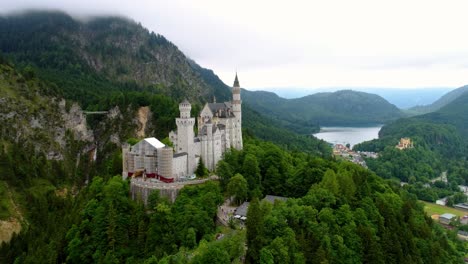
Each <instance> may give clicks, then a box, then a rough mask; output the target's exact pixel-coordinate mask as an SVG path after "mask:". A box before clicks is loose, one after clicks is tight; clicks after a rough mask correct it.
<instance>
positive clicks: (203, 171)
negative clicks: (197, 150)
mask: <svg viewBox="0 0 468 264" xmlns="http://www.w3.org/2000/svg"><path fill="white" fill-rule="evenodd" d="M195 175H197V177H205V176H208V169H207V168H206V167H205V164H204V163H203V160H202V158H201V157H200V160H199V161H198V166H197V170H196V171H195Z"/></svg>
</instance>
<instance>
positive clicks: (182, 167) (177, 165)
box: [172, 154, 188, 179]
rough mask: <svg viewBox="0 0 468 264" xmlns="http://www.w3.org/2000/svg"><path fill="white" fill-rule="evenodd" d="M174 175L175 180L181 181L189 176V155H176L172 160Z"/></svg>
mask: <svg viewBox="0 0 468 264" xmlns="http://www.w3.org/2000/svg"><path fill="white" fill-rule="evenodd" d="M172 175H173V178H174V179H179V178H180V177H184V176H187V175H188V171H187V154H185V155H178V156H177V155H176V156H174V157H173V158H172Z"/></svg>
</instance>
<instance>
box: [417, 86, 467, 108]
mask: <svg viewBox="0 0 468 264" xmlns="http://www.w3.org/2000/svg"><path fill="white" fill-rule="evenodd" d="M466 91H468V85H465V86H462V87H460V88H457V89H455V90H453V91H450V92H448V93H446V94H445V95H444V96H442V97H441V98H439V99H438V100H437V101H435V102H434V103H432V104H430V105H421V106H415V107H412V108H410V109H408V110H409V112H410V113H411V114H426V113H430V112H434V111H437V110H439V109H441V108H442V107H444V106H446V105H448V104H449V103H451V102H453V101H454V100H455V99H457V98H458V97H460V96H462V95H463V94H464V93H465V92H466Z"/></svg>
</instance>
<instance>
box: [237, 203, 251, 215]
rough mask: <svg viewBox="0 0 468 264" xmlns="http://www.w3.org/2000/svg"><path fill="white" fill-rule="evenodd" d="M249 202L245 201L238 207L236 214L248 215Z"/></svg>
mask: <svg viewBox="0 0 468 264" xmlns="http://www.w3.org/2000/svg"><path fill="white" fill-rule="evenodd" d="M249 204H250V203H249V202H244V203H243V204H241V205H240V206H239V207H237V209H236V211H235V212H234V214H235V215H240V216H247V210H248V209H249Z"/></svg>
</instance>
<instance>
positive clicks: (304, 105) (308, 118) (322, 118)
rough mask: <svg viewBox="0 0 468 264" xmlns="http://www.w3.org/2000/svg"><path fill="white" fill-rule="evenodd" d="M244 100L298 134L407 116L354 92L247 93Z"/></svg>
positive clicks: (379, 99)
mask: <svg viewBox="0 0 468 264" xmlns="http://www.w3.org/2000/svg"><path fill="white" fill-rule="evenodd" d="M243 100H244V102H245V103H246V104H248V105H250V106H252V108H254V109H255V110H256V111H258V112H260V113H261V114H265V115H268V116H273V117H275V118H276V119H278V120H282V122H285V123H287V124H285V125H286V126H288V127H289V128H291V129H294V130H296V131H297V132H301V133H307V132H308V129H309V130H310V129H311V128H314V127H316V126H318V125H320V126H364V125H371V124H382V123H386V122H388V121H391V120H395V119H397V118H400V117H402V116H403V114H402V112H401V111H400V110H399V109H398V108H397V107H396V106H394V105H392V104H390V103H389V102H387V101H386V100H385V99H383V98H382V97H380V96H378V95H375V94H368V93H364V92H356V91H351V90H343V91H337V92H333V93H316V94H313V95H308V96H305V97H302V98H297V99H285V98H281V97H279V96H277V95H276V94H274V93H271V92H264V91H255V92H252V91H244V93H243Z"/></svg>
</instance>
